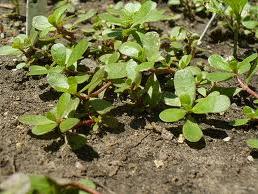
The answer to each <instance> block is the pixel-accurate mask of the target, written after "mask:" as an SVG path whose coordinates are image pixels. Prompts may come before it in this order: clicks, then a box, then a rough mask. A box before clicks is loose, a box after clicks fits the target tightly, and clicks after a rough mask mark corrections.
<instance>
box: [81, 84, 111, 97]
mask: <svg viewBox="0 0 258 194" xmlns="http://www.w3.org/2000/svg"><path fill="white" fill-rule="evenodd" d="M111 85H112V82H111V81H108V82H107V83H106V84H104V85H103V86H102V87H101V88H99V89H98V90H97V91H95V92H93V93H91V94H88V95H87V94H83V93H81V94H79V98H80V99H82V100H89V99H90V98H92V97H97V96H98V95H99V94H100V93H101V92H103V91H104V90H105V89H107V88H108V87H109V86H111Z"/></svg>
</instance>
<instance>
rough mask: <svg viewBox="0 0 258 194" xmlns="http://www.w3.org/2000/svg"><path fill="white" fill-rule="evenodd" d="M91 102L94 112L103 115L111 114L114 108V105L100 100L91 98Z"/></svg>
mask: <svg viewBox="0 0 258 194" xmlns="http://www.w3.org/2000/svg"><path fill="white" fill-rule="evenodd" d="M89 102H90V105H91V106H92V107H93V108H94V110H95V111H96V112H97V113H99V114H101V115H102V114H106V113H108V112H110V111H111V110H112V109H113V108H114V107H113V106H112V103H110V102H108V101H106V100H102V99H98V98H91V99H90V101H89Z"/></svg>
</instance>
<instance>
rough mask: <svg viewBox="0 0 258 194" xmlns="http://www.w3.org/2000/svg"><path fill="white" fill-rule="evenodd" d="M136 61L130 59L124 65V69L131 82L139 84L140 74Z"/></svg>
mask: <svg viewBox="0 0 258 194" xmlns="http://www.w3.org/2000/svg"><path fill="white" fill-rule="evenodd" d="M136 68H137V63H136V62H135V61H134V60H132V59H131V60H130V61H128V62H127V65H126V71H127V77H128V79H130V80H131V81H132V82H133V83H136V85H140V83H141V78H142V75H141V73H139V72H138V71H137V70H136Z"/></svg>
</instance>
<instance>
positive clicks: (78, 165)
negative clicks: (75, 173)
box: [75, 161, 84, 170]
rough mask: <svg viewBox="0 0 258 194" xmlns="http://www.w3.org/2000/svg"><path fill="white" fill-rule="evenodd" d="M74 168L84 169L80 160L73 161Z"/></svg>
mask: <svg viewBox="0 0 258 194" xmlns="http://www.w3.org/2000/svg"><path fill="white" fill-rule="evenodd" d="M75 168H78V169H79V170H84V166H83V165H82V164H81V163H80V162H78V161H77V162H75Z"/></svg>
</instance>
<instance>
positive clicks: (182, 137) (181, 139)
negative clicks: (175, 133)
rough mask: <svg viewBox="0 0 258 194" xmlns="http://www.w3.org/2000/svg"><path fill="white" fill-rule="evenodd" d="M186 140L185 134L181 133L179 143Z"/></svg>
mask: <svg viewBox="0 0 258 194" xmlns="http://www.w3.org/2000/svg"><path fill="white" fill-rule="evenodd" d="M184 141H185V137H184V136H183V134H180V135H179V137H178V140H177V142H178V143H184Z"/></svg>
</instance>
